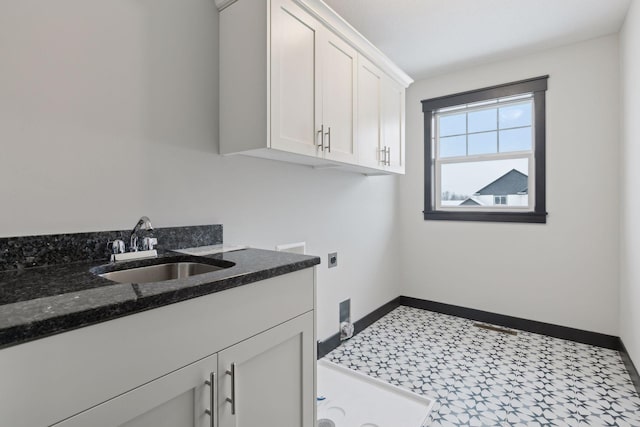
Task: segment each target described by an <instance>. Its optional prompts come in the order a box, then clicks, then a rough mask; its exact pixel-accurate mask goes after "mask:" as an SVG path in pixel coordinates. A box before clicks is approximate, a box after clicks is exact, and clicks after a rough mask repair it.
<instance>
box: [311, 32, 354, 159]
mask: <svg viewBox="0 0 640 427" xmlns="http://www.w3.org/2000/svg"><path fill="white" fill-rule="evenodd" d="M322 40H323V41H322V50H321V55H322V57H321V61H320V62H321V63H322V123H321V129H320V130H321V131H322V132H323V141H322V142H323V148H322V151H323V153H324V157H325V158H326V159H331V160H337V161H342V162H347V163H356V149H357V147H356V129H355V124H356V87H357V84H358V82H357V79H356V75H357V70H358V68H357V67H358V52H357V51H356V50H355V49H353V48H352V47H351V46H349V45H348V44H347V43H346V42H344V41H343V40H342V39H340V38H339V37H338V36H336V35H334V34H333V33H331V32H329V31H324V37H323V39H322Z"/></svg>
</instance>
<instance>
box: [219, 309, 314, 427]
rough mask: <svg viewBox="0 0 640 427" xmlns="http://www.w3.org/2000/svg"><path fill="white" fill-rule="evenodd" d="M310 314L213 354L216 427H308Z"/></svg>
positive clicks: (311, 392) (311, 423) (311, 362)
mask: <svg viewBox="0 0 640 427" xmlns="http://www.w3.org/2000/svg"><path fill="white" fill-rule="evenodd" d="M313 353H314V352H313V314H312V313H307V314H305V315H303V316H300V317H298V318H296V319H293V320H290V321H288V322H286V323H284V324H282V325H279V326H277V327H275V328H273V329H270V330H268V331H266V332H263V333H261V334H259V335H256V336H255V337H252V338H250V339H248V340H246V341H243V342H241V343H239V344H236V345H234V346H233V347H229V348H228V349H226V350H223V351H221V352H220V353H218V372H220V379H219V381H218V391H219V392H218V402H219V405H218V407H219V420H220V427H254V426H261V427H313V426H314V425H315V422H314V407H313V405H314V402H315V397H314V393H315V391H314V383H313V378H314V372H313V369H314V368H313V367H314V364H315V363H314V354H313Z"/></svg>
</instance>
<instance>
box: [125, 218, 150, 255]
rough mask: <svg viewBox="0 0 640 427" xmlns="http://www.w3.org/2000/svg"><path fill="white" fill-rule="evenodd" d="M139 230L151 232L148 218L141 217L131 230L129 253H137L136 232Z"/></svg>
mask: <svg viewBox="0 0 640 427" xmlns="http://www.w3.org/2000/svg"><path fill="white" fill-rule="evenodd" d="M139 230H153V226H152V225H151V221H150V220H149V217H146V216H143V217H142V218H140V220H139V221H138V223H137V224H136V226H135V227H133V230H131V236H130V238H129V252H138V231H139Z"/></svg>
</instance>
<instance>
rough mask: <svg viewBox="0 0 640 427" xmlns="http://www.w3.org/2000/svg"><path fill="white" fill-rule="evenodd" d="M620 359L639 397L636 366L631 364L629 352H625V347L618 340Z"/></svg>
mask: <svg viewBox="0 0 640 427" xmlns="http://www.w3.org/2000/svg"><path fill="white" fill-rule="evenodd" d="M620 357H621V358H622V362H623V363H624V367H625V368H627V372H628V373H629V376H630V377H631V382H632V383H633V386H634V387H635V388H636V392H637V393H638V394H639V395H640V375H638V370H637V369H636V366H635V365H634V364H633V360H631V357H629V352H628V351H627V347H625V346H624V343H623V342H622V340H620Z"/></svg>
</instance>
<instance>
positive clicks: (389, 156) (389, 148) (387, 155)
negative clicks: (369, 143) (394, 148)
mask: <svg viewBox="0 0 640 427" xmlns="http://www.w3.org/2000/svg"><path fill="white" fill-rule="evenodd" d="M384 157H385V158H386V159H387V166H391V147H387V154H386V155H385V156H384Z"/></svg>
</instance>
